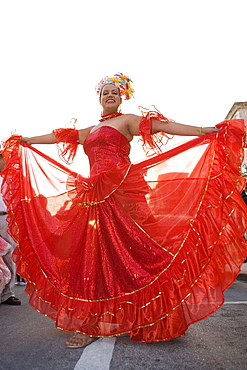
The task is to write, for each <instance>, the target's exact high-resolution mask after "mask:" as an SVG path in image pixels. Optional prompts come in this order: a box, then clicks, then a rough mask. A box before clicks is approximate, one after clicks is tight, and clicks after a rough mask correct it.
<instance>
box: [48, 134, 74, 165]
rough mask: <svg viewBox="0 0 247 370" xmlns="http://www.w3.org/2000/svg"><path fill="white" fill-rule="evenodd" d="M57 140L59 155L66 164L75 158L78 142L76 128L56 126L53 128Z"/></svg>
mask: <svg viewBox="0 0 247 370" xmlns="http://www.w3.org/2000/svg"><path fill="white" fill-rule="evenodd" d="M53 133H54V134H55V137H56V139H57V141H58V148H59V156H60V158H61V159H62V160H63V161H64V162H66V163H67V164H71V163H72V162H73V159H74V158H75V155H76V151H77V147H78V144H79V143H80V142H79V134H78V130H76V129H75V128H58V129H56V130H53Z"/></svg>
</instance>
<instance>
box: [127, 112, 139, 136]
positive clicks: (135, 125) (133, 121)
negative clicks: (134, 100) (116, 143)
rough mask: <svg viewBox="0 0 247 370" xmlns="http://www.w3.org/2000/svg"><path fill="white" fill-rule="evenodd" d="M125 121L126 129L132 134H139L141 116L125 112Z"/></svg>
mask: <svg viewBox="0 0 247 370" xmlns="http://www.w3.org/2000/svg"><path fill="white" fill-rule="evenodd" d="M124 117H125V123H126V125H127V126H128V130H129V132H130V133H131V135H132V136H135V135H139V134H140V129H139V126H140V122H141V119H142V117H141V116H138V115H136V114H125V115H124Z"/></svg>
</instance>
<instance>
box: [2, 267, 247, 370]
mask: <svg viewBox="0 0 247 370" xmlns="http://www.w3.org/2000/svg"><path fill="white" fill-rule="evenodd" d="M24 289H25V287H23V286H16V287H15V292H16V296H17V297H18V298H20V299H21V301H22V305H21V306H7V305H0V338H1V345H0V369H1V370H6V369H11V370H43V369H44V370H58V369H59V370H64V369H66V370H74V369H75V370H80V369H86V370H108V369H109V370H151V369H152V370H165V369H168V370H172V369H196V370H197V369H198V370H199V369H200V370H212V369H213V370H223V369H229V370H230V369H234V370H236V369H237V370H242V369H243V370H244V369H247V264H246V263H245V264H244V265H243V268H242V271H241V274H240V275H239V277H238V279H237V281H236V282H235V283H234V284H233V286H232V287H230V288H229V289H228V290H227V291H226V293H225V304H224V305H223V307H221V308H220V309H219V310H218V311H217V312H216V313H215V314H214V315H212V316H210V317H209V318H207V319H206V320H203V321H201V322H199V323H196V324H194V325H192V326H191V327H190V328H189V329H188V331H187V334H186V335H185V336H184V337H181V338H176V339H173V340H171V341H168V342H160V343H150V344H142V343H134V342H131V341H130V340H129V338H124V337H123V338H117V339H113V338H111V339H110V340H108V341H109V342H107V341H105V340H103V341H102V342H100V341H101V340H100V341H96V342H94V343H93V344H92V345H91V346H89V347H87V348H90V347H91V349H89V352H88V354H87V355H86V351H85V350H83V349H76V350H75V349H66V348H65V341H66V339H67V338H68V336H69V335H70V334H69V333H66V332H62V331H60V330H57V329H56V328H55V325H54V323H53V322H52V321H51V320H50V319H49V318H47V317H45V316H43V315H41V314H39V313H37V312H36V311H35V310H34V309H33V308H31V307H30V306H29V304H28V297H27V295H26V294H25V292H24ZM103 345H104V346H105V347H104V346H103ZM107 346H108V347H109V348H111V349H112V354H110V360H109V361H110V362H109V365H106V364H105V363H104V359H103V357H104V356H105V355H106V352H107V351H108V350H106V349H105V348H108V347H107ZM102 348H104V350H103V352H104V353H103V352H102ZM84 351H85V352H84ZM102 356H103V357H102Z"/></svg>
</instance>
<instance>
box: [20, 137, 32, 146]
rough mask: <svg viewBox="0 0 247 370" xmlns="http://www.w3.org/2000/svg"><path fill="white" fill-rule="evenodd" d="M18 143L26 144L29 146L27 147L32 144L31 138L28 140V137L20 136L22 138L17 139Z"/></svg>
mask: <svg viewBox="0 0 247 370" xmlns="http://www.w3.org/2000/svg"><path fill="white" fill-rule="evenodd" d="M19 142H21V143H27V144H29V145H31V144H32V142H31V138H30V137H24V136H22V137H21V138H20V139H19Z"/></svg>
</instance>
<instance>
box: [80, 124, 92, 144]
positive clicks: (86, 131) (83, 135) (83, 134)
mask: <svg viewBox="0 0 247 370" xmlns="http://www.w3.org/2000/svg"><path fill="white" fill-rule="evenodd" d="M93 127H94V126H89V127H87V128H82V129H80V130H78V134H79V141H80V144H83V143H84V141H85V140H86V138H87V136H88V135H89V133H90V131H91V130H92V129H93Z"/></svg>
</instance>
